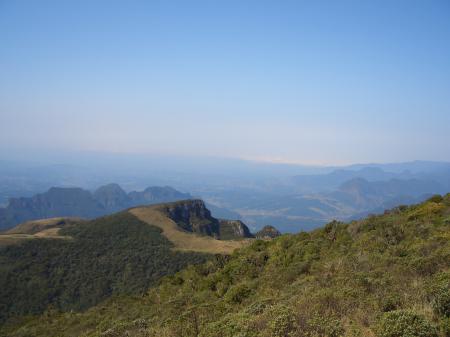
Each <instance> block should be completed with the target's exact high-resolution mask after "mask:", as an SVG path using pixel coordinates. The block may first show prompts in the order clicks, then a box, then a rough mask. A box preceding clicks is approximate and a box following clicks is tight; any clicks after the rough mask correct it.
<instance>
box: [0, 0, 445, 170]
mask: <svg viewBox="0 0 450 337" xmlns="http://www.w3.org/2000/svg"><path fill="white" fill-rule="evenodd" d="M449 17H450V4H449V2H448V1H445V0H435V1H426V2H425V1H406V0H402V1H395V2H393V1H377V2H376V3H375V2H369V1H367V2H364V1H339V2H336V1H314V2H313V1H285V2H279V1H222V2H217V1H215V2H211V1H189V2H186V1H171V2H164V1H131V2H125V1H39V2H37V1H36V2H26V1H23V2H22V1H12V0H3V1H0V74H1V75H0V151H1V153H7V152H13V151H14V152H21V151H24V152H26V151H61V152H64V151H66V152H70V151H99V152H112V153H156V154H165V155H186V156H217V157H233V158H246V159H256V160H264V161H272V162H273V161H276V162H295V163H305V164H346V163H356V162H399V161H409V160H415V159H422V160H437V161H449V160H450V157H449V154H450V95H449V93H450V43H449V42H448V41H449V36H450V20H449V19H448V18H449Z"/></svg>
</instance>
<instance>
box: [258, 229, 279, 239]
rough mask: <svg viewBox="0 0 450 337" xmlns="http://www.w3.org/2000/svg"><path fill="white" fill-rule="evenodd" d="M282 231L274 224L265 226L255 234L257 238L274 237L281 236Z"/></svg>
mask: <svg viewBox="0 0 450 337" xmlns="http://www.w3.org/2000/svg"><path fill="white" fill-rule="evenodd" d="M280 235H281V233H280V231H279V230H278V229H276V228H275V227H273V226H264V227H263V228H262V229H261V230H260V231H259V232H257V233H256V234H255V237H256V238H257V239H274V238H276V237H278V236H280Z"/></svg>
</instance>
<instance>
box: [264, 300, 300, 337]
mask: <svg viewBox="0 0 450 337" xmlns="http://www.w3.org/2000/svg"><path fill="white" fill-rule="evenodd" d="M271 317H272V319H271V320H270V321H269V324H268V327H269V330H270V333H271V336H272V337H288V336H291V335H292V334H293V332H294V331H295V330H296V322H295V316H294V313H293V311H292V310H291V309H290V308H288V307H286V306H277V307H275V308H273V309H272V312H271Z"/></svg>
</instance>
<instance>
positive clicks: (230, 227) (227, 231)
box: [219, 219, 254, 240]
mask: <svg viewBox="0 0 450 337" xmlns="http://www.w3.org/2000/svg"><path fill="white" fill-rule="evenodd" d="M219 223H220V238H221V239H223V240H229V239H232V238H252V237H254V236H253V234H252V233H250V230H249V229H248V227H247V226H246V225H245V224H244V223H243V222H242V221H240V220H223V219H221V220H219Z"/></svg>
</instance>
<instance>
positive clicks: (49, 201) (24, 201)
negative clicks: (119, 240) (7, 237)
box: [0, 184, 192, 230]
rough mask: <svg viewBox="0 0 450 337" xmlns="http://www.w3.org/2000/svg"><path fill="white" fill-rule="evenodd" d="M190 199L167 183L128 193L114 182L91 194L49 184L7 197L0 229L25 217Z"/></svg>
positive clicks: (85, 214)
mask: <svg viewBox="0 0 450 337" xmlns="http://www.w3.org/2000/svg"><path fill="white" fill-rule="evenodd" d="M190 198H192V196H191V195H190V194H188V193H182V192H179V191H177V190H175V189H173V188H172V187H169V186H165V187H158V186H153V187H148V188H146V189H145V190H143V191H140V192H136V191H132V192H130V193H126V192H125V191H124V190H123V189H122V188H121V187H120V186H119V185H118V184H108V185H104V186H101V187H99V188H98V189H97V190H95V191H94V192H93V193H91V192H90V191H88V190H84V189H82V188H76V187H52V188H50V189H49V190H48V191H47V192H44V193H39V194H36V195H34V196H32V197H21V198H10V200H9V203H8V205H7V206H6V207H4V208H0V230H1V229H7V228H10V227H13V226H15V225H17V224H19V223H21V222H24V221H28V220H34V219H44V218H53V217H81V218H86V219H91V218H95V217H99V216H102V215H106V214H111V213H114V212H117V211H120V210H123V209H126V208H129V207H133V206H138V205H150V204H156V203H162V202H168V201H176V200H183V199H190Z"/></svg>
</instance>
